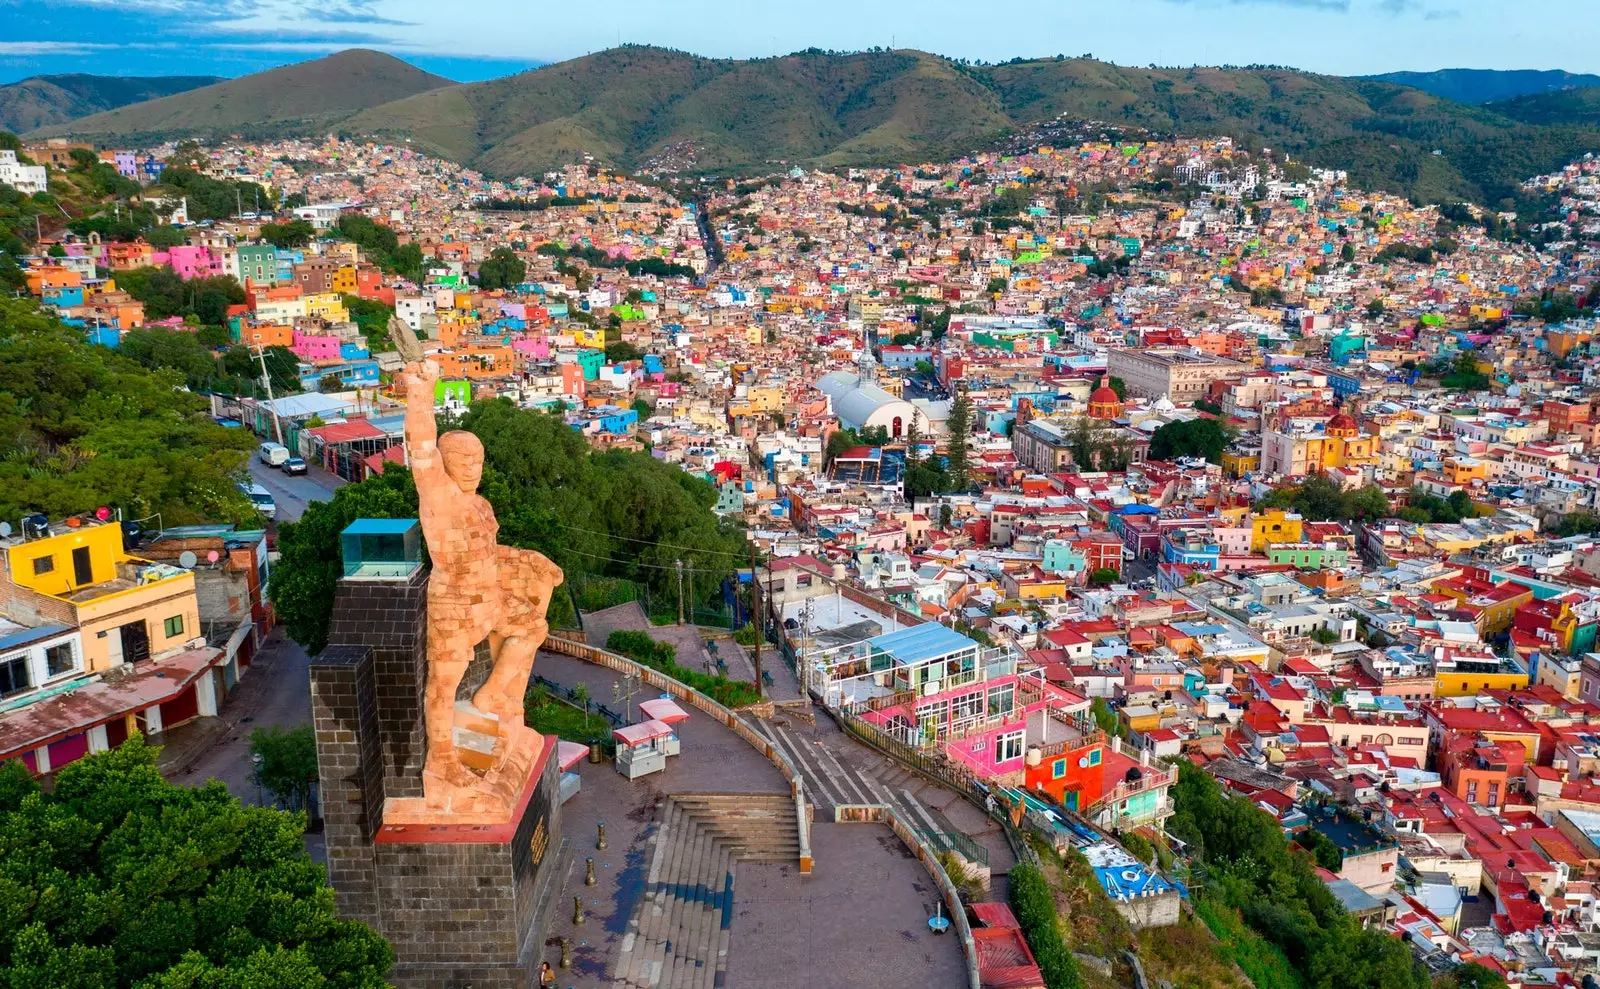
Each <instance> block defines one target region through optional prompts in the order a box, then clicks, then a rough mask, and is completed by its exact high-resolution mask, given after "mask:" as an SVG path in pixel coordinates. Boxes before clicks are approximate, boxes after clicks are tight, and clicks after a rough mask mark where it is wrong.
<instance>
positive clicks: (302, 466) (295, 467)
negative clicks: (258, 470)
mask: <svg viewBox="0 0 1600 989" xmlns="http://www.w3.org/2000/svg"><path fill="white" fill-rule="evenodd" d="M283 472H284V473H285V474H304V473H305V472H306V462H305V461H304V460H301V459H300V458H299V457H290V458H289V459H288V460H285V461H284V462H283Z"/></svg>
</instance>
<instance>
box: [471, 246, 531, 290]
mask: <svg viewBox="0 0 1600 989" xmlns="http://www.w3.org/2000/svg"><path fill="white" fill-rule="evenodd" d="M527 274H528V266H527V265H526V264H524V263H523V261H522V259H521V258H519V257H517V253H516V252H515V251H513V250H512V249H511V248H509V247H497V248H495V249H494V250H493V251H490V252H489V256H488V257H487V258H485V259H484V260H483V262H482V263H481V264H479V265H478V287H479V288H482V289H484V290H485V291H489V292H493V291H495V290H496V289H506V288H515V287H516V286H518V285H521V284H522V281H523V279H524V278H526V277H527Z"/></svg>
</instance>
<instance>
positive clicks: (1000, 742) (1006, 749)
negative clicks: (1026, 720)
mask: <svg viewBox="0 0 1600 989" xmlns="http://www.w3.org/2000/svg"><path fill="white" fill-rule="evenodd" d="M1020 758H1022V732H1020V731H1014V732H1011V733H1010V734H1006V735H1001V736H1000V737H999V738H996V739H995V740H994V761H995V762H997V763H1001V762H1005V761H1007V760H1008V759H1020Z"/></svg>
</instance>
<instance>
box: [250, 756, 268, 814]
mask: <svg viewBox="0 0 1600 989" xmlns="http://www.w3.org/2000/svg"><path fill="white" fill-rule="evenodd" d="M265 761H266V760H264V759H262V758H261V753H259V752H252V753H250V765H251V766H253V767H255V768H254V769H253V770H251V773H250V775H251V776H252V777H254V779H255V781H256V806H257V807H264V806H266V801H265V800H264V799H263V798H262V793H261V764H262V763H263V762H265Z"/></svg>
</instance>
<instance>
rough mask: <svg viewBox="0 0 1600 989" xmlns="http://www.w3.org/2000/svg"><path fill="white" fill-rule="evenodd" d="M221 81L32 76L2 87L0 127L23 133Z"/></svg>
mask: <svg viewBox="0 0 1600 989" xmlns="http://www.w3.org/2000/svg"><path fill="white" fill-rule="evenodd" d="M221 81H222V80H221V79H220V78H219V77H217V76H148V77H139V76H92V75H86V74H84V73H72V74H69V75H56V76H33V77H31V78H28V79H24V80H22V81H21V82H14V83H11V84H9V85H5V86H0V130H6V131H11V132H12V133H14V134H21V133H23V132H24V131H31V130H35V129H37V128H40V127H48V126H50V125H52V124H64V123H66V122H68V121H70V120H77V119H78V118H80V117H87V116H89V115H90V114H93V113H99V112H101V111H102V110H113V109H115V108H117V107H120V106H127V105H128V104H130V103H142V102H144V101H145V100H154V99H160V98H161V97H163V96H171V95H173V94H174V93H182V92H187V91H188V90H191V89H199V88H200V87H201V86H209V85H211V84H212V83H216V82H221Z"/></svg>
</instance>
